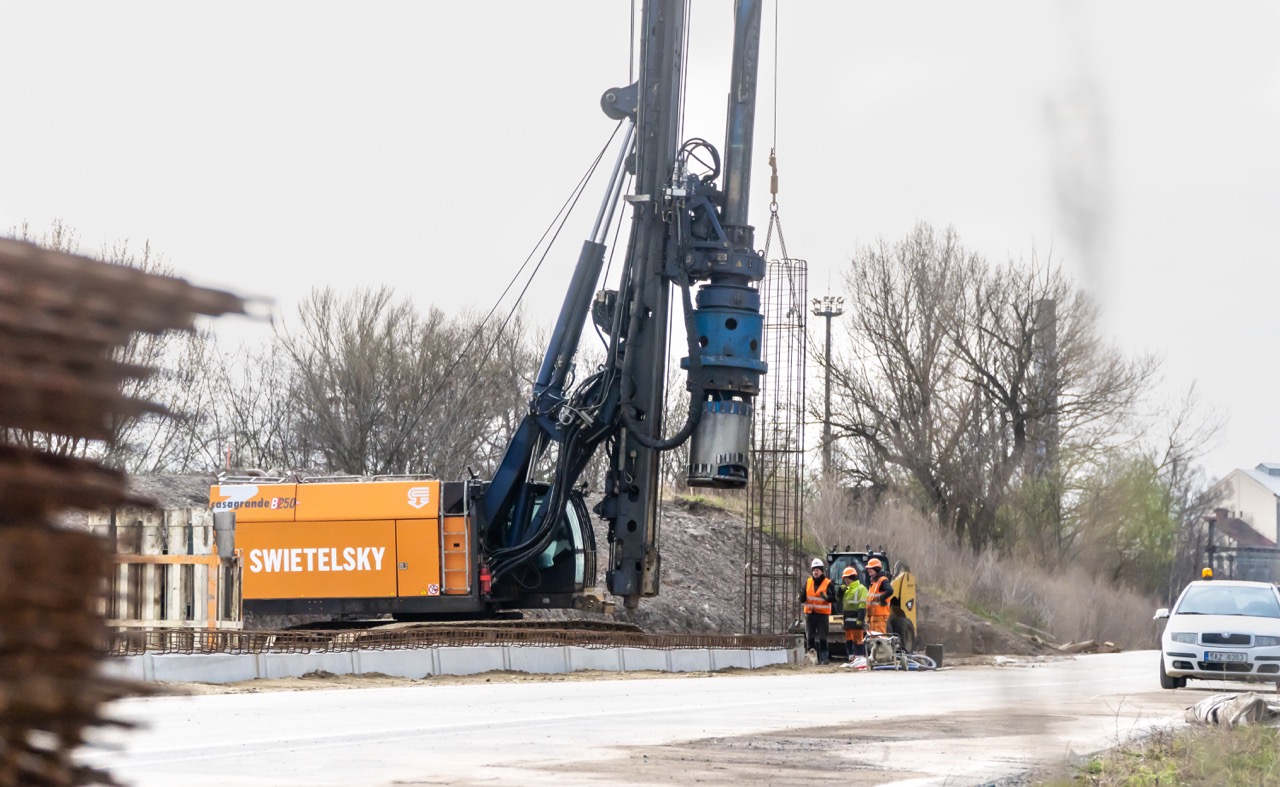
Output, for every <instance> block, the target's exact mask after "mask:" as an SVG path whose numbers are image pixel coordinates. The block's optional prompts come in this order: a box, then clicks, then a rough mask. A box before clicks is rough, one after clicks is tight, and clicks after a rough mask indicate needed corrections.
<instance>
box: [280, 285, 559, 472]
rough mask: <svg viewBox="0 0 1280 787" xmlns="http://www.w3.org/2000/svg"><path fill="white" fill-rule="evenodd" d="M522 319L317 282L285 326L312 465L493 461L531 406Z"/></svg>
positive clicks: (391, 466) (396, 466) (410, 468)
mask: <svg viewBox="0 0 1280 787" xmlns="http://www.w3.org/2000/svg"><path fill="white" fill-rule="evenodd" d="M525 332H526V329H525V326H524V323H523V320H520V319H513V320H511V321H508V322H507V323H505V324H504V325H503V326H501V327H497V326H491V325H485V324H483V323H482V322H481V321H479V320H476V319H474V318H457V319H449V318H447V317H446V316H445V314H444V313H443V312H441V311H440V310H438V309H431V310H429V311H428V312H426V313H425V314H423V313H420V312H418V310H417V309H416V308H415V307H413V305H412V304H410V303H409V302H408V301H405V300H397V299H396V298H395V296H394V293H393V292H392V291H391V290H390V289H389V288H385V287H384V288H382V289H379V290H365V291H360V292H357V293H354V294H352V295H350V296H347V297H340V296H338V295H337V294H336V293H334V292H333V291H332V290H328V289H326V290H320V291H316V292H313V293H312V295H311V296H310V298H308V299H307V300H306V301H305V302H304V303H303V304H302V305H301V306H300V307H299V310H298V323H297V325H296V326H289V327H286V328H283V329H281V331H280V332H279V334H278V337H277V338H278V341H279V342H280V345H281V347H282V348H283V351H284V353H285V355H286V357H287V358H288V361H289V365H290V372H289V377H290V384H289V390H290V395H291V398H292V400H293V403H294V407H295V408H296V412H297V421H296V423H295V424H294V430H295V440H294V443H293V444H294V445H295V446H297V447H298V449H299V451H301V452H302V455H301V456H300V457H299V458H301V459H302V460H303V461H304V462H305V463H306V464H307V465H308V466H316V467H319V468H322V469H325V470H328V471H336V472H347V473H357V474H364V473H372V474H387V473H403V472H424V471H430V472H434V473H437V474H439V475H441V476H444V477H449V476H457V475H460V474H461V473H462V472H463V471H464V469H465V468H466V467H467V466H473V467H475V469H476V470H477V471H485V472H487V471H491V470H492V469H493V467H494V466H495V465H496V463H497V461H498V460H499V459H500V458H501V451H502V450H503V449H504V448H505V446H506V443H507V441H508V440H509V438H510V435H511V433H512V432H513V430H514V428H515V424H516V423H518V419H519V415H520V414H522V412H523V408H524V407H526V406H527V404H526V403H527V400H528V389H529V382H530V381H531V379H532V375H533V367H534V365H535V364H536V355H535V354H534V353H533V352H532V351H531V350H530V342H529V341H528V337H527V336H526V335H525Z"/></svg>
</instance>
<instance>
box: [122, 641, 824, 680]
mask: <svg viewBox="0 0 1280 787" xmlns="http://www.w3.org/2000/svg"><path fill="white" fill-rule="evenodd" d="M801 655H802V654H801V653H800V651H799V650H798V649H796V648H792V649H783V648H776V649H763V648H761V649H754V650H752V649H747V648H726V649H714V648H689V649H676V650H649V649H645V648H582V647H573V646H567V647H566V646H556V647H535V646H527V645H526V646H520V645H506V646H492V647H440V648H417V649H405V650H362V651H349V652H343V653H264V654H260V655H252V654H247V655H234V656H233V655H178V654H152V653H148V654H145V655H141V656H125V657H123V658H117V659H111V660H110V661H109V662H107V665H106V667H105V672H106V673H107V674H108V675H113V676H117V677H121V678H125V679H129V680H139V681H164V682H196V683H236V682H239V681H245V680H255V679H258V678H296V677H301V676H303V675H306V674H307V673H309V672H315V671H317V670H324V671H325V672H332V673H333V674H335V675H367V674H381V675H392V676H395V677H400V678H415V679H421V678H425V677H427V676H429V675H475V674H478V673H482V672H495V671H500V670H508V671H512V672H526V673H529V674H537V675H554V674H560V673H565V672H579V671H582V670H602V671H605V672H629V671H638V670H653V671H657V672H704V671H716V670H722V669H728V668H739V669H758V668H760V667H767V666H771V665H774V664H798V663H799V662H800V659H801Z"/></svg>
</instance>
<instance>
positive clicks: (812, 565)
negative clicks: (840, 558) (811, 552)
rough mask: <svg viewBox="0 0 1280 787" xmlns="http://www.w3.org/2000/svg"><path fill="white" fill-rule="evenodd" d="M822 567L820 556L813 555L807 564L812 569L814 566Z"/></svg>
mask: <svg viewBox="0 0 1280 787" xmlns="http://www.w3.org/2000/svg"><path fill="white" fill-rule="evenodd" d="M823 567H824V566H823V563H822V558H817V557H815V558H814V559H813V562H812V563H810V564H809V568H810V569H814V568H823Z"/></svg>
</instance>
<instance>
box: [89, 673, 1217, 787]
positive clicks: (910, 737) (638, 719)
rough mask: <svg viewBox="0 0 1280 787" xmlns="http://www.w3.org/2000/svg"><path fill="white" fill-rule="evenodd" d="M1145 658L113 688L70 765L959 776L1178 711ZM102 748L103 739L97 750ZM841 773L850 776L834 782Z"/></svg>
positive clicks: (976, 779)
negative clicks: (152, 691)
mask: <svg viewBox="0 0 1280 787" xmlns="http://www.w3.org/2000/svg"><path fill="white" fill-rule="evenodd" d="M1156 670H1157V667H1156V655H1155V653H1154V652H1137V653H1124V654H1116V655H1097V656H1081V657H1077V658H1075V659H1073V660H1061V661H1056V662H1050V663H1039V664H1024V665H1022V666H1006V667H962V668H958V669H954V670H946V671H940V672H935V673H897V672H873V673H850V672H848V671H845V670H821V671H820V669H819V668H809V670H808V671H805V670H792V671H788V672H775V673H772V674H742V673H738V674H731V675H712V676H708V677H673V678H655V679H652V680H576V681H575V680H569V681H557V682H520V683H499V682H495V683H468V684H455V685H432V684H430V683H425V684H423V683H418V684H414V685H406V686H403V687H393V688H374V689H347V690H330V689H326V690H313V691H271V692H261V693H243V694H220V695H209V696H190V697H177V696H169V697H153V698H146V699H132V700H125V701H123V702H120V703H118V704H117V705H116V706H115V708H114V712H115V715H116V716H117V717H118V718H122V719H129V720H134V721H138V722H141V723H142V724H144V725H146V727H145V729H142V730H135V731H132V732H128V733H114V732H113V733H109V734H105V735H103V736H101V741H100V743H101V744H106V745H107V746H109V747H108V748H103V747H101V746H99V747H91V748H89V749H87V750H85V752H84V753H83V758H84V760H85V761H86V762H88V763H91V764H94V765H99V766H105V767H108V768H110V769H111V770H112V772H113V773H115V774H116V775H117V777H119V778H122V779H123V780H125V781H126V782H130V783H134V784H139V785H174V784H190V785H204V784H218V785H250V784H271V785H294V784H298V785H301V784H307V785H317V784H352V785H356V784H359V785H366V784H367V785H375V784H480V783H489V784H555V785H566V784H606V783H619V782H624V783H632V784H686V783H696V782H699V781H707V782H716V783H719V784H723V783H725V782H735V783H737V784H774V783H794V782H797V781H801V780H806V779H808V778H812V777H813V776H814V775H820V776H824V777H825V776H827V775H830V776H832V777H837V778H842V779H845V780H846V783H858V784H866V783H886V782H896V783H901V784H943V783H946V784H953V785H954V784H977V783H983V782H987V781H991V780H995V779H999V778H1001V777H1005V776H1010V775H1013V774H1017V773H1021V772H1025V771H1026V770H1027V769H1028V768H1030V767H1035V766H1038V765H1043V764H1047V763H1058V762H1063V761H1064V760H1066V759H1067V758H1069V757H1071V756H1073V755H1081V754H1084V753H1087V752H1091V751H1095V750H1098V749H1100V748H1105V747H1107V746H1110V745H1114V744H1115V743H1117V742H1118V741H1121V740H1123V739H1125V738H1126V737H1128V736H1130V735H1132V734H1134V733H1138V732H1142V731H1144V730H1146V729H1148V728H1149V727H1150V726H1152V725H1164V724H1168V723H1170V722H1171V721H1173V720H1177V719H1180V718H1181V715H1182V710H1183V709H1184V708H1186V707H1187V706H1188V705H1190V704H1192V703H1194V702H1195V701H1196V700H1197V699H1200V698H1202V697H1204V696H1207V694H1206V689H1204V688H1199V690H1197V688H1198V687H1203V686H1205V685H1206V684H1195V683H1193V684H1192V685H1193V688H1192V689H1188V690H1181V691H1161V690H1160V689H1159V686H1158V684H1157V672H1156ZM110 747H115V748H110ZM848 779H852V782H848V781H847V780H848Z"/></svg>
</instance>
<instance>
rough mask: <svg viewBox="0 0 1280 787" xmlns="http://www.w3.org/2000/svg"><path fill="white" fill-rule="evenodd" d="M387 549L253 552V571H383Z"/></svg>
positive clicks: (267, 550) (315, 549)
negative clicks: (383, 561)
mask: <svg viewBox="0 0 1280 787" xmlns="http://www.w3.org/2000/svg"><path fill="white" fill-rule="evenodd" d="M386 551H387V548H386V547H346V548H344V549H342V550H341V551H339V549H338V548H336V547H305V548H302V549H253V550H250V551H249V571H250V572H252V573H254V574H259V573H267V574H276V573H281V572H294V571H299V572H315V571H326V572H328V571H381V570H382V557H383V555H385V554H386Z"/></svg>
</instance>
